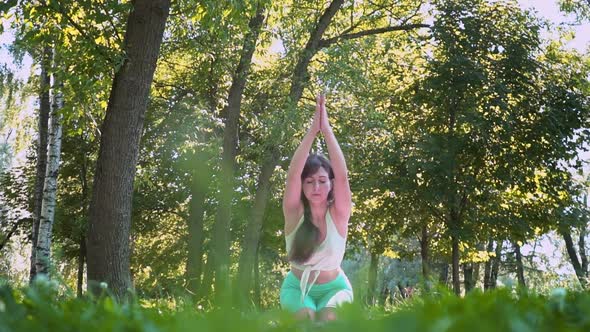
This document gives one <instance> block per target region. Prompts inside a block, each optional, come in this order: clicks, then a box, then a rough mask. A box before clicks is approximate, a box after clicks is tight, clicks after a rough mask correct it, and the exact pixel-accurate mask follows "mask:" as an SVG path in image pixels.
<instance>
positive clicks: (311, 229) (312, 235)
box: [289, 154, 334, 263]
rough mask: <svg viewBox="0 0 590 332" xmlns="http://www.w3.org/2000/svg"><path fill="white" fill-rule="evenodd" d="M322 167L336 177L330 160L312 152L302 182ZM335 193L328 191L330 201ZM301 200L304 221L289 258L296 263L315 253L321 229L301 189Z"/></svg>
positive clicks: (332, 177) (304, 260) (329, 174)
mask: <svg viewBox="0 0 590 332" xmlns="http://www.w3.org/2000/svg"><path fill="white" fill-rule="evenodd" d="M320 167H322V168H323V169H324V170H326V172H328V178H329V179H330V180H333V179H334V171H333V170H332V165H331V164H330V161H329V160H328V159H327V158H326V157H324V156H322V155H319V154H310V155H309V157H307V160H306V162H305V166H304V167H303V171H302V172H301V182H302V183H303V181H305V179H306V178H308V177H310V176H311V175H313V174H315V172H317V171H318V170H319V169H320ZM333 197H334V193H333V188H332V189H331V190H330V192H329V193H328V202H331V201H332V200H333ZM301 200H302V201H303V223H302V224H301V226H299V229H298V230H297V233H295V238H294V239H293V246H292V247H291V252H289V260H290V261H294V262H296V263H304V262H306V261H307V260H308V259H309V257H311V255H312V254H313V252H314V251H315V250H316V248H317V246H318V240H319V236H320V230H319V229H318V228H317V226H316V225H314V224H313V222H312V221H311V209H310V207H309V201H308V200H307V198H306V197H305V195H304V194H303V189H302V190H301Z"/></svg>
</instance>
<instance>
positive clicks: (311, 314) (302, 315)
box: [295, 308, 315, 320]
mask: <svg viewBox="0 0 590 332" xmlns="http://www.w3.org/2000/svg"><path fill="white" fill-rule="evenodd" d="M295 318H297V319H299V320H306V319H309V320H315V311H314V310H313V309H311V308H301V309H299V311H297V312H296V313H295Z"/></svg>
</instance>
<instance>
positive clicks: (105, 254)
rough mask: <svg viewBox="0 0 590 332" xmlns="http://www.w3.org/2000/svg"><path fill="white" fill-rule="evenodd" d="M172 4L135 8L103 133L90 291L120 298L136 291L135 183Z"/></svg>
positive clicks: (92, 219) (90, 241) (90, 240)
mask: <svg viewBox="0 0 590 332" xmlns="http://www.w3.org/2000/svg"><path fill="white" fill-rule="evenodd" d="M169 7H170V1H168V0H161V1H145V0H140V1H136V2H134V3H133V8H132V11H131V13H130V15H129V18H128V22H127V30H126V34H125V41H124V43H125V47H124V48H125V52H126V53H127V58H126V60H125V61H124V62H123V65H122V66H121V68H120V69H119V71H117V73H116V74H115V77H114V80H113V86H112V89H111V95H110V98H109V104H108V107H107V113H106V117H105V120H104V122H103V125H102V130H101V133H102V134H101V143H100V152H99V157H98V160H97V165H96V172H95V177H94V185H93V191H92V200H91V203H90V211H89V225H88V234H87V250H88V288H89V290H91V291H92V292H93V293H99V292H100V286H99V284H98V283H100V282H106V283H107V284H108V286H109V288H110V289H112V291H113V293H114V294H115V295H116V296H117V297H120V298H122V297H124V295H125V294H126V292H127V290H128V289H130V288H131V287H132V285H131V276H130V271H129V259H130V258H129V257H130V256H129V235H130V234H129V230H130V223H131V202H132V193H133V180H134V177H135V167H136V162H137V157H138V151H139V141H140V139H141V132H142V127H143V119H144V113H145V110H146V107H147V102H148V96H149V90H150V86H151V82H152V79H153V74H154V71H155V67H156V61H157V58H158V54H159V49H160V44H161V42H162V37H163V34H164V27H165V24H166V19H167V17H168V12H169Z"/></svg>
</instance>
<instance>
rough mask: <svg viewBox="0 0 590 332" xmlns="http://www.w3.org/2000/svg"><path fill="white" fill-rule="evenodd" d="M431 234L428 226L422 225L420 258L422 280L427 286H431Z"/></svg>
mask: <svg viewBox="0 0 590 332" xmlns="http://www.w3.org/2000/svg"><path fill="white" fill-rule="evenodd" d="M429 241H430V238H429V234H428V225H427V224H424V225H422V237H421V238H420V257H421V258H422V278H424V282H425V283H426V285H428V284H429V274H430V252H429V247H428V245H429Z"/></svg>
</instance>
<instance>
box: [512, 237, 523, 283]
mask: <svg viewBox="0 0 590 332" xmlns="http://www.w3.org/2000/svg"><path fill="white" fill-rule="evenodd" d="M513 245H514V254H515V256H516V275H517V276H518V284H519V286H520V287H523V288H526V280H525V279H524V265H523V264H522V254H521V252H520V245H519V244H518V243H517V242H514V243H513Z"/></svg>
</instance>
